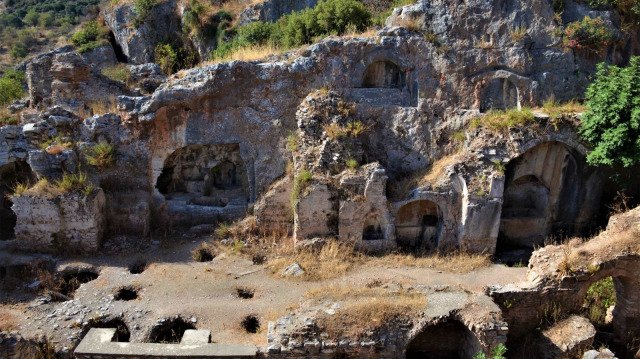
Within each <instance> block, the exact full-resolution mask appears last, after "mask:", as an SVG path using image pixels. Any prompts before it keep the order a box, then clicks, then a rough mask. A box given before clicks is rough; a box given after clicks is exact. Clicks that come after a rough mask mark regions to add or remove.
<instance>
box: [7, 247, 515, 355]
mask: <svg viewBox="0 0 640 359" xmlns="http://www.w3.org/2000/svg"><path fill="white" fill-rule="evenodd" d="M201 242H202V240H201V239H198V240H192V239H189V240H185V239H181V240H173V241H163V242H162V243H160V244H158V243H156V244H155V245H150V246H148V247H147V248H146V249H145V250H129V251H127V253H128V254H112V255H97V256H93V257H88V258H78V259H73V260H67V261H64V262H61V263H62V264H69V263H74V264H75V263H83V264H85V265H91V266H94V267H95V268H97V269H98V270H99V273H100V274H99V277H98V278H97V279H95V280H93V281H90V282H88V283H85V284H82V285H81V286H80V287H79V289H77V290H76V292H75V294H74V295H73V300H70V301H66V302H48V303H46V301H43V300H42V299H41V298H42V296H41V295H39V294H33V296H32V297H31V298H30V300H24V299H22V300H13V301H12V302H11V301H10V302H5V303H4V304H0V316H3V317H5V318H7V319H6V320H7V321H11V320H14V321H15V324H16V325H15V326H16V327H17V328H16V329H19V330H20V332H21V333H22V334H23V335H25V336H31V335H37V334H44V335H46V336H47V337H49V338H50V339H51V340H52V341H53V342H54V343H56V345H58V346H59V347H67V348H68V349H71V347H72V346H73V344H72V343H73V342H75V341H77V339H78V338H80V337H81V336H82V335H83V330H87V329H88V328H87V326H88V324H87V323H89V322H90V320H91V319H97V318H101V317H105V316H106V317H122V318H123V319H124V321H125V322H126V323H127V325H128V327H129V330H130V331H131V341H134V342H138V341H145V340H146V337H147V335H148V332H149V330H150V328H151V327H152V326H154V325H156V323H157V321H158V319H161V318H164V317H170V316H175V315H180V316H181V317H182V318H185V320H187V321H195V326H196V327H197V328H198V329H208V330H210V331H211V333H212V340H213V341H214V342H220V343H254V344H256V345H258V346H262V345H265V344H266V331H267V323H268V321H272V320H275V319H277V318H279V317H281V316H283V315H284V314H286V313H288V312H291V311H292V310H293V309H295V308H298V307H299V306H300V305H301V303H302V302H304V301H305V297H304V296H305V293H307V292H308V291H309V290H312V289H318V288H323V287H326V286H328V285H339V286H354V287H362V286H364V285H366V283H370V282H372V281H378V282H382V283H387V282H393V283H399V284H401V285H402V286H407V287H410V286H415V285H434V286H435V285H449V286H460V287H462V288H464V289H466V290H469V291H473V292H482V291H483V288H484V287H485V286H488V285H494V284H508V283H518V282H521V281H523V280H524V279H525V275H526V270H527V268H510V267H506V266H503V265H497V264H492V265H489V266H487V267H484V268H480V269H476V270H474V271H472V272H469V273H466V274H457V273H452V272H446V271H442V270H438V269H432V268H419V267H407V266H395V265H393V267H390V266H389V265H384V264H381V263H382V262H381V261H377V262H376V261H375V260H372V261H371V263H367V262H366V261H365V263H362V264H360V265H358V266H355V267H354V268H353V269H352V270H350V271H349V272H348V273H347V274H346V275H343V276H340V277H337V278H333V279H327V280H322V281H302V280H299V279H294V278H284V277H282V276H280V275H279V274H278V273H276V274H275V275H274V274H272V273H271V271H270V270H269V268H267V265H268V263H267V264H261V265H254V264H253V262H252V261H251V260H250V259H248V258H245V257H242V256H239V255H234V254H230V253H224V254H220V255H218V256H217V257H216V258H214V259H213V260H212V261H210V262H195V261H194V260H193V259H192V256H191V251H192V250H193V249H194V248H196V247H197V246H198V245H199V244H200V243H201ZM139 258H144V259H145V260H146V261H147V262H148V263H149V265H148V267H147V269H146V270H145V271H144V272H142V273H141V274H131V273H130V272H129V270H128V266H129V265H130V264H131V263H133V262H134V261H136V260H137V259H139ZM123 286H131V287H134V288H136V289H137V290H138V299H135V300H129V301H119V300H114V298H113V294H114V293H115V292H116V291H117V290H118V289H119V288H121V287H123ZM239 287H242V288H248V289H250V290H253V291H254V297H253V298H251V299H241V298H239V297H238V295H237V288H239ZM23 291H24V290H23ZM250 314H254V315H256V316H257V317H258V318H259V320H260V328H259V330H258V332H257V333H255V334H251V333H247V332H246V331H245V330H244V328H243V327H242V326H241V324H240V323H241V322H242V320H243V318H244V317H245V316H247V315H250ZM194 319H195V320H194Z"/></svg>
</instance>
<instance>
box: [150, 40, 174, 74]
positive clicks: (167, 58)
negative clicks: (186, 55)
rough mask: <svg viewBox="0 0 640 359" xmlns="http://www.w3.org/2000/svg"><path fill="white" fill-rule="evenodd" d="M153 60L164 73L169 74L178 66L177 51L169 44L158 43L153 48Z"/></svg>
mask: <svg viewBox="0 0 640 359" xmlns="http://www.w3.org/2000/svg"><path fill="white" fill-rule="evenodd" d="M155 62H156V63H157V64H158V65H159V66H160V68H161V69H162V71H163V72H164V73H165V74H167V75H171V74H172V73H174V72H175V71H177V68H178V53H177V51H176V50H175V49H174V48H173V46H171V45H170V44H162V43H161V44H158V45H157V46H156V49H155Z"/></svg>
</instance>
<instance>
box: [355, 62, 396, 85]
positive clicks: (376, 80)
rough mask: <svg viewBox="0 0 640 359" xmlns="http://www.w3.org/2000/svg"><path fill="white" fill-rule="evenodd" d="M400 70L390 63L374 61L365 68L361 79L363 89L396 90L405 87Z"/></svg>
mask: <svg viewBox="0 0 640 359" xmlns="http://www.w3.org/2000/svg"><path fill="white" fill-rule="evenodd" d="M405 81H406V80H405V76H404V73H403V72H402V69H400V67H399V66H398V65H396V64H395V63H393V62H391V61H376V62H373V63H371V64H370V65H369V66H367V69H366V70H365V72H364V76H363V79H362V87H364V88H397V89H402V88H403V87H404V86H405Z"/></svg>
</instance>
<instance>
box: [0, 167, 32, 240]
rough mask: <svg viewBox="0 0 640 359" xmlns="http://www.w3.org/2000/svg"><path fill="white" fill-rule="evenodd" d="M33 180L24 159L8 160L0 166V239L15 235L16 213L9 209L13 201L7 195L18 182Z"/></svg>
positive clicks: (29, 168) (28, 182)
mask: <svg viewBox="0 0 640 359" xmlns="http://www.w3.org/2000/svg"><path fill="white" fill-rule="evenodd" d="M33 182H35V175H34V173H33V172H32V171H31V167H30V166H29V165H28V164H27V163H26V162H25V161H15V162H10V163H8V164H6V165H4V166H0V223H1V224H2V225H0V240H9V239H13V238H14V237H15V227H16V214H15V213H14V212H13V210H11V206H12V205H13V203H12V202H11V200H10V199H9V196H10V195H11V194H13V192H14V191H15V188H16V186H17V185H18V184H20V183H23V184H30V183H33Z"/></svg>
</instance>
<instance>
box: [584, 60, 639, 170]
mask: <svg viewBox="0 0 640 359" xmlns="http://www.w3.org/2000/svg"><path fill="white" fill-rule="evenodd" d="M585 100H586V101H585V104H586V106H587V110H586V111H585V113H584V114H583V116H582V121H581V125H580V134H581V135H582V137H583V138H584V139H585V140H586V141H587V142H589V143H591V145H592V146H593V149H592V150H591V152H589V154H588V155H587V161H588V162H589V164H591V165H604V166H613V167H617V166H622V167H630V166H633V165H635V164H638V163H640V57H632V58H631V60H630V62H629V65H628V66H627V67H625V68H620V67H617V66H608V65H606V64H604V63H602V64H599V65H598V68H597V71H596V78H595V80H594V81H593V83H591V85H589V88H588V89H587V92H586V96H585Z"/></svg>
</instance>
